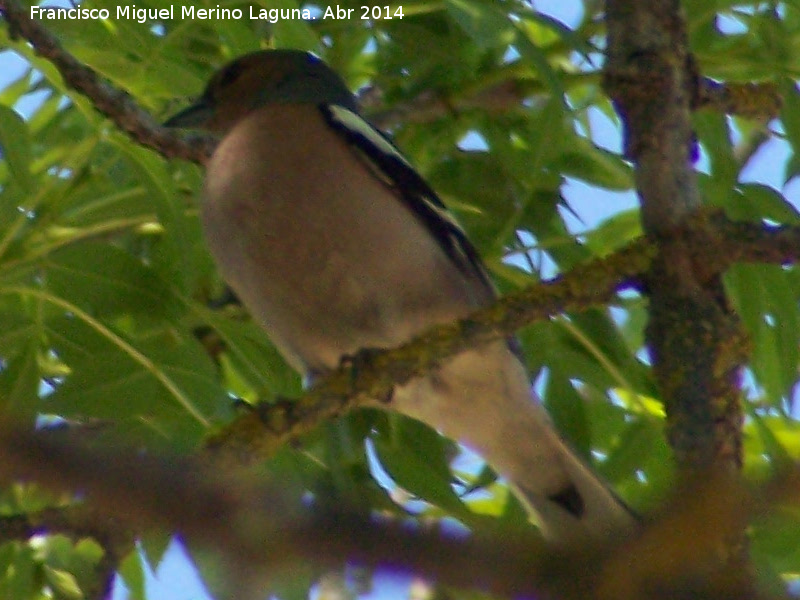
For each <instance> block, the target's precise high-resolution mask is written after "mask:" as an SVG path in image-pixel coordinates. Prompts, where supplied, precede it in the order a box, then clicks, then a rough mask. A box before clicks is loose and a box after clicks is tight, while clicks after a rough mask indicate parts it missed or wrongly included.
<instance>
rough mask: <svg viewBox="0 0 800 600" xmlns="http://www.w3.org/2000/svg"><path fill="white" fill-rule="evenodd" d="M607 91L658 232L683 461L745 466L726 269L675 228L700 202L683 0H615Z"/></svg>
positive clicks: (649, 224) (656, 349)
mask: <svg viewBox="0 0 800 600" xmlns="http://www.w3.org/2000/svg"><path fill="white" fill-rule="evenodd" d="M606 6H607V23H608V63H607V67H606V69H607V71H606V88H607V90H608V92H609V94H610V95H611V97H612V98H613V100H614V103H615V105H616V106H617V108H618V110H619V112H620V115H621V116H622V119H623V125H624V129H625V138H626V140H627V143H626V153H627V154H628V156H630V158H631V159H633V161H634V163H635V173H636V186H637V191H638V193H639V197H640V199H641V208H642V221H643V223H644V228H645V231H646V232H647V233H648V234H651V235H656V236H660V238H659V253H658V255H657V257H656V259H655V260H654V262H653V265H652V269H651V271H650V275H649V277H648V282H649V288H648V293H649V295H650V299H651V302H650V319H649V323H648V327H647V340H648V345H649V347H650V352H651V356H652V358H653V368H654V372H655V374H656V377H657V379H658V382H659V384H660V387H661V390H662V395H663V399H664V402H665V404H666V408H667V432H668V437H669V439H670V442H671V444H672V446H673V448H674V450H675V454H676V457H677V459H678V462H679V464H680V465H682V466H683V467H685V468H700V469H704V468H707V467H709V466H712V465H714V466H722V467H732V468H737V467H739V466H740V465H741V460H742V451H741V431H740V429H741V421H742V411H741V407H740V405H739V393H740V387H739V383H740V382H739V373H740V368H741V366H742V364H743V362H744V360H745V358H746V354H745V352H744V351H743V348H744V342H743V334H742V332H741V329H740V326H739V323H738V320H737V318H736V316H735V315H734V314H733V313H732V311H731V309H730V307H729V306H728V304H727V301H726V299H725V295H724V291H723V287H722V280H721V272H719V271H717V272H715V273H714V275H713V276H712V277H708V276H707V273H704V271H705V267H704V265H703V264H702V261H701V260H695V259H694V258H693V257H692V256H691V255H690V254H689V252H688V249H687V244H686V240H685V238H684V237H683V236H681V235H675V232H676V229H675V227H676V225H679V224H680V223H681V222H684V221H685V220H687V219H688V218H689V217H690V216H691V215H692V214H694V213H696V212H697V210H698V209H699V207H700V205H701V198H700V195H699V189H698V186H697V180H696V176H695V172H694V168H693V166H692V160H693V154H694V152H695V149H694V140H693V134H692V129H691V123H690V115H691V109H692V103H693V100H694V99H696V98H697V97H698V95H699V93H698V86H699V76H698V74H697V72H696V70H695V69H696V66H695V63H694V60H693V59H692V57H691V54H690V52H689V48H688V41H687V35H686V31H685V24H684V21H683V15H682V11H681V7H680V3H679V2H678V0H654V1H652V2H638V1H636V0H608V1H607V4H606Z"/></svg>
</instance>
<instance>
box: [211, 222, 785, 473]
mask: <svg viewBox="0 0 800 600" xmlns="http://www.w3.org/2000/svg"><path fill="white" fill-rule="evenodd" d="M665 239H668V240H675V241H676V243H679V245H680V249H681V252H682V253H683V256H685V259H686V261H687V262H688V264H689V265H690V266H691V269H692V270H693V271H694V272H696V273H697V276H698V278H699V281H700V282H701V283H702V284H705V283H706V282H708V281H716V280H718V279H719V276H720V274H721V273H724V271H725V270H727V269H728V268H729V267H730V266H731V265H732V264H734V263H736V262H771V263H779V264H783V263H786V262H790V261H794V260H798V258H800V226H795V227H791V226H780V227H775V226H770V225H765V224H760V223H741V222H735V221H730V220H729V219H727V218H726V217H725V216H723V215H722V214H720V213H703V212H701V213H699V214H697V215H694V216H693V217H692V218H691V219H688V220H687V221H686V222H685V223H683V224H681V225H680V226H679V227H675V228H673V229H671V230H670V231H667V232H664V233H663V234H661V235H654V236H653V237H652V238H650V239H647V238H645V239H640V240H636V241H634V242H631V243H630V244H628V245H627V246H625V247H624V248H622V249H620V250H618V251H617V252H615V253H614V254H612V255H610V256H608V257H606V258H603V259H596V260H594V261H591V262H589V263H587V264H585V265H579V266H577V267H575V268H573V269H572V270H571V271H570V272H568V273H565V274H564V275H562V276H559V277H557V278H555V279H553V280H551V281H546V282H544V283H540V284H537V285H534V286H531V287H530V288H527V289H525V290H521V291H519V292H515V293H511V294H508V295H506V296H504V297H503V298H501V299H500V300H498V301H497V302H496V303H495V304H493V305H492V306H490V307H487V308H485V309H482V310H479V311H477V312H475V313H474V314H472V315H470V316H469V317H467V318H466V319H463V320H461V321H459V322H456V323H452V324H447V325H444V326H438V327H434V328H432V329H430V330H428V331H427V332H425V333H423V334H422V335H420V336H419V337H417V338H415V339H414V340H412V341H410V342H409V343H407V344H404V345H402V346H400V347H398V348H395V349H393V350H386V351H374V350H372V351H367V352H364V353H363V354H361V355H360V356H359V357H358V358H357V359H356V360H354V361H348V362H346V363H345V364H344V365H342V366H341V367H340V368H339V369H337V370H336V371H335V372H333V373H331V374H330V375H329V376H328V377H326V378H325V379H324V380H322V381H321V382H320V383H319V384H318V385H316V386H315V387H314V388H313V389H312V390H311V391H310V392H309V393H308V394H307V395H305V396H303V397H302V398H300V399H297V400H289V401H281V402H278V403H276V404H272V405H262V406H261V407H259V410H257V411H254V412H252V413H250V414H246V415H243V416H241V417H239V418H237V419H236V420H234V421H233V422H232V423H230V424H229V425H227V426H225V427H224V428H223V429H222V430H221V431H219V432H218V433H217V434H215V435H214V436H213V437H211V438H209V440H208V442H207V446H206V450H207V451H208V453H209V458H211V459H212V460H215V461H222V462H231V463H232V464H242V463H250V462H257V461H259V460H263V459H264V458H266V457H269V456H271V455H272V454H274V452H275V451H276V450H277V449H278V448H279V447H280V446H281V445H283V444H285V443H287V442H289V441H295V440H297V439H298V438H300V437H301V436H302V435H303V434H305V433H307V432H309V431H310V430H312V429H314V428H315V427H316V426H317V425H318V424H319V423H321V422H322V421H324V420H326V419H329V418H331V417H335V416H337V415H340V414H342V413H344V412H346V411H348V410H351V409H353V408H356V407H358V406H363V405H365V404H371V403H374V401H375V399H376V398H387V397H389V396H390V394H391V390H392V388H393V387H394V386H395V385H397V384H402V383H405V382H407V381H408V380H409V379H411V378H413V377H415V376H418V375H422V374H424V373H426V372H428V371H430V370H431V369H432V368H434V367H435V366H436V365H438V364H440V363H441V362H442V361H444V360H446V359H447V358H449V357H451V356H455V355H456V354H458V353H459V352H461V351H463V350H465V349H467V348H470V347H474V346H476V345H480V344H482V343H487V342H490V341H494V340H498V339H502V338H505V337H508V336H511V335H513V334H514V333H515V332H516V331H517V330H519V329H520V328H522V327H523V326H525V325H528V324H530V323H533V322H535V321H541V320H544V319H548V318H551V317H553V316H555V315H557V314H560V313H562V312H566V311H580V310H585V309H588V308H590V307H594V306H602V305H606V304H608V303H609V302H612V301H613V300H614V298H615V297H616V294H617V292H618V291H619V290H620V289H622V288H625V287H630V286H636V285H640V284H643V285H644V287H645V288H650V287H652V282H651V281H650V277H651V276H652V272H651V269H652V267H653V264H654V260H655V258H656V257H657V252H658V248H659V246H660V245H661V244H663V243H664V240H665ZM747 348H748V345H747V343H746V341H745V340H743V339H739V340H738V341H737V343H736V344H733V345H731V346H730V347H729V348H727V351H728V352H730V353H732V354H733V355H735V356H740V355H741V354H743V353H744V352H745V351H746V350H747Z"/></svg>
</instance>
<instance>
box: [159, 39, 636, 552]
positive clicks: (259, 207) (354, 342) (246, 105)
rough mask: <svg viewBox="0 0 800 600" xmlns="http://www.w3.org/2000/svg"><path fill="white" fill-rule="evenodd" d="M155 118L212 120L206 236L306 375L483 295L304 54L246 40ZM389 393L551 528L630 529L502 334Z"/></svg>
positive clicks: (407, 181)
mask: <svg viewBox="0 0 800 600" xmlns="http://www.w3.org/2000/svg"><path fill="white" fill-rule="evenodd" d="M165 125H167V126H169V127H184V128H194V129H202V130H206V131H209V132H212V133H214V134H217V135H219V136H220V138H221V141H220V143H219V145H218V147H217V148H216V150H215V152H214V154H213V156H212V157H211V159H210V161H209V163H208V164H207V171H206V177H205V189H204V192H203V196H204V198H203V202H202V220H203V225H204V229H205V234H206V237H207V240H208V244H209V247H210V249H211V252H212V254H213V255H214V258H215V259H216V262H217V264H218V266H219V269H220V272H221V274H222V276H223V278H224V279H225V280H226V281H227V282H228V284H229V285H230V286H231V287H232V288H233V289H234V290H235V292H236V294H237V295H238V296H239V297H240V298H241V300H242V301H243V303H244V304H245V306H246V307H247V308H248V310H249V311H250V312H251V314H252V316H253V318H254V319H256V320H257V321H258V322H259V323H260V324H261V325H262V326H263V327H264V329H265V330H266V331H267V333H268V334H269V336H270V338H271V339H272V341H273V342H274V343H275V345H276V346H277V348H278V349H279V351H280V352H281V353H282V354H283V356H284V357H285V359H286V360H287V361H288V362H289V363H290V364H291V365H292V366H293V367H294V368H295V369H297V370H298V371H299V372H300V373H302V374H303V375H304V376H305V378H306V381H313V380H314V378H316V377H319V376H322V375H324V374H325V373H326V372H329V371H330V370H332V369H335V368H336V367H337V366H338V365H339V364H340V361H341V360H342V358H343V357H347V356H352V355H354V354H355V353H356V352H357V351H358V350H359V349H361V348H367V347H369V348H389V347H394V346H398V345H400V344H402V343H403V342H406V341H408V340H409V339H410V338H412V337H413V336H415V335H416V334H419V333H421V332H422V331H424V330H425V329H427V328H429V327H431V326H433V325H436V324H439V323H445V322H450V321H453V320H456V319H458V318H460V317H464V316H466V315H468V314H469V313H470V312H472V311H474V310H476V309H478V308H480V307H482V306H486V305H487V304H490V303H491V302H492V301H493V300H494V299H495V291H494V288H493V287H492V284H491V282H490V280H489V277H488V276H487V273H486V271H485V270H484V267H483V265H482V264H481V261H480V258H479V257H478V254H477V252H476V250H475V249H474V248H473V246H472V245H471V244H470V242H469V240H468V239H467V238H466V236H465V234H464V232H463V231H462V229H461V228H460V227H459V226H458V224H457V223H456V222H455V221H454V220H453V218H452V217H451V216H450V215H449V213H448V212H447V210H446V208H445V206H444V205H443V204H442V202H441V201H440V199H439V198H438V197H437V195H436V193H435V192H434V191H433V190H432V189H431V188H430V186H429V185H428V184H427V183H426V182H425V180H424V179H423V178H422V177H421V176H420V175H419V174H418V173H417V172H416V171H415V170H414V167H413V166H412V165H411V164H410V163H409V162H408V160H406V158H405V157H404V156H403V155H402V154H401V153H400V151H399V150H398V149H397V148H396V147H395V146H394V145H393V144H392V142H391V141H389V139H388V138H387V137H386V136H384V135H383V134H382V133H381V132H380V131H378V130H376V129H375V128H374V127H372V126H371V125H370V124H369V123H368V122H367V121H365V120H364V118H362V117H361V116H360V115H359V113H358V108H357V106H356V101H355V99H354V97H353V95H352V94H351V92H350V91H349V90H348V88H347V87H346V85H345V84H344V82H343V81H342V80H341V79H340V78H339V76H338V75H337V74H336V73H335V72H334V71H333V70H331V69H330V68H329V67H328V66H327V65H325V63H323V62H322V61H321V60H320V59H318V58H316V57H315V56H313V55H312V54H309V53H306V52H300V51H295V50H270V51H263V52H256V53H253V54H248V55H246V56H243V57H241V58H239V59H237V60H235V61H233V62H232V63H230V64H228V65H227V66H225V67H223V68H222V69H221V70H220V71H219V72H217V73H216V74H215V75H214V76H213V77H212V79H211V81H210V82H209V84H208V86H207V87H206V90H205V92H204V93H203V95H202V97H201V98H200V99H199V100H198V101H197V102H196V103H195V104H194V105H193V106H191V107H189V108H187V109H185V110H184V111H182V112H181V113H179V114H177V115H175V116H174V117H172V118H171V119H169V120H168V121H167V122H166V123H165ZM390 407H391V408H392V409H394V410H397V411H399V412H401V413H403V414H406V415H409V416H411V417H413V418H416V419H419V420H421V421H423V422H425V423H427V424H429V425H431V426H432V427H435V428H436V429H438V430H439V431H441V432H442V433H444V434H445V435H446V436H448V437H450V438H453V439H456V440H458V441H461V442H463V443H464V444H465V445H467V446H468V447H470V448H472V449H474V450H476V451H477V452H478V453H479V454H480V455H481V456H482V457H484V458H485V459H486V461H487V462H488V463H489V464H490V465H492V466H493V467H494V468H495V469H496V470H497V471H498V472H499V473H500V474H502V475H504V476H505V477H507V478H508V479H509V481H510V482H511V483H512V485H513V486H514V488H515V489H516V490H517V492H518V495H519V497H520V498H521V499H522V500H523V501H524V502H525V503H526V505H527V506H528V507H529V508H531V509H532V510H533V511H534V512H535V513H536V515H537V516H538V521H539V523H540V526H541V529H542V532H543V534H544V536H545V537H546V538H547V539H549V540H550V541H551V542H553V543H554V544H557V545H561V546H564V545H569V544H573V543H581V542H585V541H589V540H593V539H594V540H597V539H602V538H605V537H606V536H610V535H614V534H620V533H624V532H627V531H630V530H632V529H633V528H634V527H635V523H636V519H635V518H634V516H633V515H632V514H631V512H630V511H629V510H628V509H627V508H626V507H625V505H624V504H622V503H621V502H620V501H619V500H618V499H617V497H616V496H615V495H614V494H613V493H612V492H611V491H610V490H609V488H608V487H607V486H606V485H605V484H604V483H603V482H602V481H600V479H598V477H597V476H596V475H595V474H594V473H592V471H591V470H589V468H588V467H587V466H586V465H585V464H583V462H582V461H581V460H580V459H579V458H578V457H577V456H576V455H575V454H574V453H573V452H572V451H571V450H570V449H569V448H568V447H567V445H566V444H565V443H564V442H563V441H562V440H561V438H560V437H559V435H558V433H557V432H556V431H555V430H554V429H553V426H552V424H551V423H550V421H549V419H548V417H547V414H546V413H545V411H544V410H543V409H542V408H541V407H540V406H539V405H538V404H537V403H536V402H535V401H534V399H533V398H532V395H531V389H530V381H529V378H528V374H527V373H526V370H525V368H524V367H523V365H522V363H521V362H520V360H519V359H518V357H517V356H516V355H515V353H514V352H513V350H512V348H511V346H510V345H509V343H507V342H505V341H498V342H494V343H491V344H487V345H484V346H480V347H477V348H475V349H473V350H470V351H467V352H464V353H462V354H460V355H458V356H456V357H455V358H453V359H451V360H449V361H447V362H446V363H445V364H443V366H441V367H440V368H439V369H437V370H435V371H433V372H432V373H430V374H429V375H427V376H426V377H424V378H419V379H415V380H413V381H411V382H409V383H408V384H405V385H403V386H398V387H397V388H396V389H395V391H394V393H393V396H392V399H391V402H390Z"/></svg>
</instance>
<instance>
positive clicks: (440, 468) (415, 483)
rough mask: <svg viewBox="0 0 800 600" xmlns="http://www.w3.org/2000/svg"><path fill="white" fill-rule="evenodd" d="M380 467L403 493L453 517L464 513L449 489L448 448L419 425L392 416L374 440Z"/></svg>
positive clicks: (425, 427) (413, 421)
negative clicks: (439, 508) (449, 513)
mask: <svg viewBox="0 0 800 600" xmlns="http://www.w3.org/2000/svg"><path fill="white" fill-rule="evenodd" d="M373 441H374V442H375V450H376V451H377V453H378V457H379V458H380V461H381V464H382V465H383V466H384V468H385V469H386V471H387V472H388V473H389V475H391V476H392V478H393V479H394V480H395V481H396V482H397V484H398V485H399V486H400V487H402V488H403V489H405V490H407V491H409V492H411V493H412V494H415V495H417V496H419V497H420V498H421V499H423V500H427V501H428V502H431V503H433V504H435V505H437V506H440V507H442V508H444V509H445V510H448V511H449V512H451V513H453V514H455V515H456V516H459V515H465V514H466V513H467V510H466V508H465V506H464V504H463V503H462V502H461V500H460V499H459V497H458V495H457V494H456V493H455V491H454V490H453V487H452V485H451V482H452V473H451V471H450V463H449V453H450V449H451V445H450V444H449V443H448V442H447V441H446V440H445V439H444V438H442V436H440V435H439V434H437V433H436V432H435V431H434V430H433V429H431V428H430V427H428V426H427V425H423V424H422V423H420V422H419V421H415V420H413V419H409V418H406V417H400V416H395V415H393V416H392V418H391V419H390V427H389V429H388V430H386V429H380V430H379V435H376V436H374V437H373Z"/></svg>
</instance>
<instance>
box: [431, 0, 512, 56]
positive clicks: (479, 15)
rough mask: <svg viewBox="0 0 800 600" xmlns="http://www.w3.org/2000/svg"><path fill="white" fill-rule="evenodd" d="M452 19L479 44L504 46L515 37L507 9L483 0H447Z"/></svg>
mask: <svg viewBox="0 0 800 600" xmlns="http://www.w3.org/2000/svg"><path fill="white" fill-rule="evenodd" d="M445 8H446V10H447V13H448V14H449V15H450V16H451V17H452V19H453V20H454V21H455V22H456V23H458V24H459V26H460V27H461V28H462V29H463V30H464V32H465V33H466V34H467V35H468V36H469V37H470V39H472V41H474V42H475V43H476V44H477V45H478V46H480V47H483V48H496V47H504V46H507V45H508V44H510V43H511V42H512V41H513V39H514V27H513V25H512V24H511V21H510V20H509V18H508V15H507V14H506V13H505V11H503V10H501V9H500V8H498V7H496V6H495V5H494V4H491V3H488V2H482V1H481V0H445Z"/></svg>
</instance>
